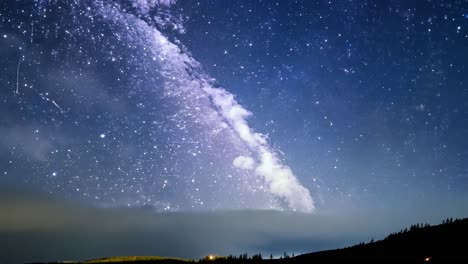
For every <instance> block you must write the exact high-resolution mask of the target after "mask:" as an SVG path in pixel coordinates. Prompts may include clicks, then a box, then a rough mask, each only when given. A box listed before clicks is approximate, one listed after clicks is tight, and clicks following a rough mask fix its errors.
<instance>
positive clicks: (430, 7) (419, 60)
mask: <svg viewBox="0 0 468 264" xmlns="http://www.w3.org/2000/svg"><path fill="white" fill-rule="evenodd" d="M467 61H468V2H467V1H463V0H452V1H435V0H434V1H403V0H401V1H396V0H395V1H391V0H388V1H365V0H347V1H265V0H264V1H262V0H255V1H251V0H245V1H214V0H213V1H208V0H206V1H205V0H203V1H199V2H197V1H183V0H180V1H172V0H116V1H110V0H109V1H105V0H104V1H102V0H101V1H91V0H89V1H87V0H83V1H59V0H57V1H52V0H51V1H47V0H36V1H30V0H28V1H13V0H6V1H5V0H4V1H1V3H0V67H1V73H0V84H1V89H0V173H1V176H0V185H2V186H15V188H19V189H21V188H25V189H28V190H34V191H38V192H43V193H47V194H48V195H50V196H51V197H53V199H58V200H63V201H69V202H79V203H80V204H84V205H86V206H92V207H94V208H96V207H97V208H122V207H125V208H126V207H130V208H137V209H138V208H151V210H154V211H156V212H158V213H160V212H167V211H169V212H179V213H180V212H182V213H187V212H192V213H193V212H197V213H200V212H213V211H215V212H216V211H219V210H222V211H224V210H233V209H234V210H245V209H252V210H257V209H273V210H281V211H286V212H290V211H296V212H301V213H312V214H313V215H314V214H318V215H321V214H331V215H338V214H344V215H346V214H345V213H343V211H347V212H350V214H352V212H353V211H354V210H358V211H359V212H365V213H368V214H372V212H374V211H375V210H378V211H379V212H381V214H382V215H383V216H385V215H391V214H392V209H395V208H399V209H400V210H402V211H403V212H404V211H405V210H406V211H407V217H408V219H416V218H417V217H419V216H418V215H417V212H418V211H417V210H416V211H415V210H414V208H419V209H420V208H423V209H425V210H427V212H430V213H429V214H428V215H426V216H425V218H424V219H425V220H427V221H434V220H437V221H438V220H439V219H442V218H445V217H449V216H452V215H446V214H453V215H457V214H458V215H465V216H466V214H467V213H468V209H467V208H468V203H467V201H468V140H467V139H466V138H467V136H468V70H467V65H468V64H467ZM436 208H437V209H436ZM434 209H436V210H434Z"/></svg>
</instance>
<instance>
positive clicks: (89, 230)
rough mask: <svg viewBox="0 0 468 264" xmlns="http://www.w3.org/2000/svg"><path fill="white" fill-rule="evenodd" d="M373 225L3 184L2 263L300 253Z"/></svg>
mask: <svg viewBox="0 0 468 264" xmlns="http://www.w3.org/2000/svg"><path fill="white" fill-rule="evenodd" d="M351 226H353V228H350V227H351ZM366 228H367V227H366V225H365V224H364V223H362V222H360V221H359V220H358V219H354V220H351V219H346V220H345V219H339V218H336V217H329V216H323V215H322V216H319V215H310V214H294V213H284V212H278V211H218V212H205V213H189V212H185V213H169V214H161V213H155V212H154V210H152V209H151V208H140V209H129V208H120V209H115V208H113V209H104V208H90V207H85V206H81V205H79V204H72V203H65V202H57V201H55V200H52V199H50V198H47V197H46V196H43V195H38V194H37V193H24V192H18V191H11V190H10V191H7V190H6V189H3V190H2V193H1V194H0V237H1V238H2V239H0V248H2V250H1V251H0V263H23V262H34V261H57V260H85V259H93V258H100V257H106V256H115V255H163V256H176V257H185V258H194V259H198V258H199V257H202V256H204V255H207V254H220V255H227V254H241V253H243V252H248V253H249V254H252V253H255V252H261V253H263V254H264V255H269V254H273V255H279V254H282V252H284V251H287V252H290V253H292V252H295V253H296V254H298V253H301V252H302V253H305V252H310V251H316V250H321V249H327V248H334V247H341V246H345V245H348V244H350V243H351V244H352V243H354V242H357V241H358V240H359V236H360V235H357V234H358V233H359V232H363V231H364V230H366Z"/></svg>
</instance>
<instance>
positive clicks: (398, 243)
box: [81, 218, 468, 264]
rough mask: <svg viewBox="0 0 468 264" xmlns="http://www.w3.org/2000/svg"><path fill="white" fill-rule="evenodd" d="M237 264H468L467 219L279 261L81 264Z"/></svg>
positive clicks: (239, 259)
mask: <svg viewBox="0 0 468 264" xmlns="http://www.w3.org/2000/svg"><path fill="white" fill-rule="evenodd" d="M190 262H199V263H202V264H206V263H216V264H225V263H226V264H229V263H233V264H237V263H249V264H254V263H270V264H283V263H284V264H288V263H337V262H338V263H344V262H348V263H468V218H465V219H461V220H459V219H457V220H452V219H447V220H445V221H444V222H443V223H442V224H440V225H437V226H429V225H428V224H418V225H413V226H411V227H410V228H409V229H405V230H401V231H400V232H397V233H394V234H390V235H389V236H388V237H386V238H385V239H383V240H380V241H375V242H374V241H371V242H369V243H361V244H359V245H355V246H352V247H348V248H343V249H335V250H328V251H321V252H315V253H308V254H303V255H300V256H296V257H288V256H286V257H284V258H281V259H273V260H271V259H262V257H261V256H260V255H256V256H253V257H247V256H246V255H241V256H239V257H237V256H235V257H233V256H229V257H206V258H205V259H201V260H198V261H188V260H182V259H167V258H161V257H118V258H109V259H101V260H93V261H85V262H81V263H120V264H123V263H145V264H149V263H158V264H186V263H190Z"/></svg>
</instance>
